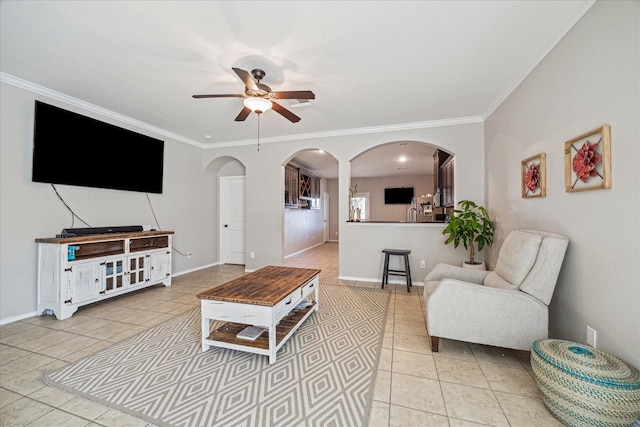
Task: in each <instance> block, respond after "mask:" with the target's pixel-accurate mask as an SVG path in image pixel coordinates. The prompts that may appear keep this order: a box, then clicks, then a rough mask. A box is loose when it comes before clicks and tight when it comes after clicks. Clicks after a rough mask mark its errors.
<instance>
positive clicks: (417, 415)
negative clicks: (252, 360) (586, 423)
mask: <svg viewBox="0 0 640 427" xmlns="http://www.w3.org/2000/svg"><path fill="white" fill-rule="evenodd" d="M284 264H285V265H289V266H297V267H313V268H320V269H322V273H321V278H320V282H321V283H326V284H342V285H346V286H364V287H375V288H377V287H378V286H379V283H366V282H347V281H342V280H339V279H338V244H337V243H325V244H323V245H320V246H317V247H315V248H313V249H311V250H308V251H306V252H303V253H301V254H298V255H295V256H293V257H290V258H288V259H286V260H285V262H284ZM242 274H244V267H243V266H237V265H221V266H215V267H210V268H207V269H204V270H200V271H197V272H193V273H189V274H185V275H182V276H178V277H174V278H173V283H172V286H170V287H164V286H162V285H160V286H154V287H151V288H147V289H144V290H140V291H138V292H135V293H132V294H128V295H122V296H119V297H115V298H112V299H109V300H106V301H103V302H100V303H96V304H92V305H89V306H86V307H82V308H80V309H79V310H78V311H77V312H76V313H75V314H74V315H73V316H72V317H71V318H70V319H67V320H62V321H60V320H56V319H55V318H54V317H52V316H36V317H32V318H29V319H25V320H22V321H18V322H14V323H11V324H7V325H3V326H0V426H3V427H9V426H71V427H73V426H109V427H116V426H151V424H148V423H147V422H145V421H142V420H139V419H136V418H134V417H131V416H129V415H126V414H123V413H121V412H118V411H115V410H113V409H110V408H107V407H105V406H102V405H100V404H97V403H94V402H91V401H89V400H86V399H83V398H80V397H77V396H74V395H72V394H68V393H65V392H63V391H60V390H58V389H55V388H52V387H49V386H47V385H45V384H44V383H43V381H42V371H43V370H45V369H46V370H53V369H58V368H61V367H63V366H65V365H66V364H68V363H71V362H74V361H76V360H78V359H80V358H82V357H84V356H86V355H89V354H92V353H94V352H97V351H99V350H101V349H103V348H105V347H108V346H110V345H112V344H113V343H115V342H118V341H121V340H124V339H127V338H129V337H131V336H133V335H135V334H137V333H139V332H141V331H143V330H145V329H147V328H150V327H153V326H154V325H157V324H159V323H162V322H164V321H165V320H168V319H170V318H172V317H174V316H176V315H179V314H181V313H184V312H185V311H187V310H190V309H191V308H193V307H196V306H198V305H199V300H198V299H197V298H196V296H195V295H196V294H198V293H199V292H202V291H204V290H207V289H210V288H212V287H214V286H216V285H219V284H222V283H224V282H226V281H228V280H231V279H234V278H236V277H238V276H240V275H242ZM389 289H390V290H391V291H392V299H391V306H390V307H389V312H388V317H387V323H386V330H385V336H384V344H383V349H382V356H381V360H380V364H379V367H378V372H377V379H376V385H375V390H374V402H373V406H372V409H371V416H370V424H369V427H378V426H385V427H386V426H389V427H391V426H393V427H395V426H452V427H453V426H459V427H463V426H479V425H495V426H503V425H504V426H509V425H511V426H536V425H537V426H558V425H560V424H559V423H558V422H557V421H556V420H555V419H554V418H553V417H552V416H551V415H549V413H548V412H547V411H546V409H545V408H544V405H543V404H542V401H541V400H540V395H539V391H538V389H537V387H536V384H535V381H534V380H533V377H532V374H531V368H530V365H529V354H528V353H526V352H514V351H511V350H506V349H500V348H495V347H487V346H480V345H473V344H467V343H462V342H457V341H451V340H444V339H443V340H441V343H440V347H441V350H440V352H438V353H435V354H434V353H432V352H431V350H430V347H429V344H428V337H427V332H426V327H425V323H424V303H423V301H422V298H421V291H422V288H421V287H417V286H416V287H414V288H413V289H412V291H411V292H410V293H408V292H407V291H406V286H405V285H390V286H389ZM223 427H224V426H223ZM341 427H349V426H341Z"/></svg>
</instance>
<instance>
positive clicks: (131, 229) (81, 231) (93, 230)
mask: <svg viewBox="0 0 640 427" xmlns="http://www.w3.org/2000/svg"><path fill="white" fill-rule="evenodd" d="M142 230H143V227H142V226H141V225H121V226H114V227H85V228H65V229H63V230H62V232H61V233H60V234H58V235H57V236H56V237H59V238H64V237H78V236H90V235H92V234H111V233H135V232H138V231H142Z"/></svg>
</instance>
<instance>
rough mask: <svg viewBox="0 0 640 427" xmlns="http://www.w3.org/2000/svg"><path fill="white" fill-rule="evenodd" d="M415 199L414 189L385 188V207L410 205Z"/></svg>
mask: <svg viewBox="0 0 640 427" xmlns="http://www.w3.org/2000/svg"><path fill="white" fill-rule="evenodd" d="M411 199H413V187H402V188H385V189H384V203H385V205H409V204H411Z"/></svg>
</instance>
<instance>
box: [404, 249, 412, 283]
mask: <svg viewBox="0 0 640 427" xmlns="http://www.w3.org/2000/svg"><path fill="white" fill-rule="evenodd" d="M404 267H405V271H406V272H407V292H411V287H412V286H413V283H411V268H410V267H409V255H405V256H404Z"/></svg>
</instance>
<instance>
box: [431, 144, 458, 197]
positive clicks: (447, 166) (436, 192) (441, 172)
mask: <svg viewBox="0 0 640 427" xmlns="http://www.w3.org/2000/svg"><path fill="white" fill-rule="evenodd" d="M454 170H455V158H454V156H452V155H451V154H449V153H447V152H444V151H442V150H436V151H435V153H433V205H434V207H443V208H447V207H452V206H454V204H455V187H454Z"/></svg>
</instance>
